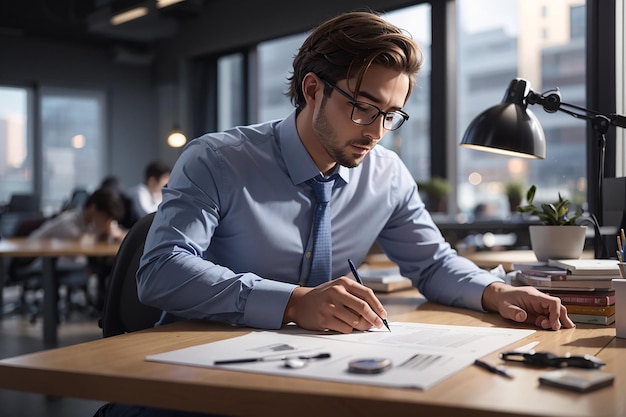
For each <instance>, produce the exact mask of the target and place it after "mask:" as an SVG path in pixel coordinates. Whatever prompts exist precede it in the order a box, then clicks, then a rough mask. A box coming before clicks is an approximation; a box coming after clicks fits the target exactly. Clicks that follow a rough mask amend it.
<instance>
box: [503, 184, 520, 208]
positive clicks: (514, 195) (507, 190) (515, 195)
mask: <svg viewBox="0 0 626 417" xmlns="http://www.w3.org/2000/svg"><path fill="white" fill-rule="evenodd" d="M504 194H505V195H506V198H507V199H508V201H509V210H510V212H511V213H514V212H515V211H516V210H517V207H519V205H520V204H522V199H523V198H524V185H523V184H522V183H520V182H517V181H511V182H507V183H506V184H505V185H504Z"/></svg>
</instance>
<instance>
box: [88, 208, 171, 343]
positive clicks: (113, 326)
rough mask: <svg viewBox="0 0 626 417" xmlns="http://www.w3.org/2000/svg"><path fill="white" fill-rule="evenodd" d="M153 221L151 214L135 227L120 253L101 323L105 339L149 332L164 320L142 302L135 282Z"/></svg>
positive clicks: (127, 236) (156, 311)
mask: <svg viewBox="0 0 626 417" xmlns="http://www.w3.org/2000/svg"><path fill="white" fill-rule="evenodd" d="M153 218H154V213H150V214H147V215H146V216H144V217H143V218H142V219H140V220H139V221H138V222H137V223H135V225H134V226H133V227H131V229H130V230H129V231H128V233H127V234H126V237H125V238H124V240H123V241H122V244H121V245H120V248H119V250H118V252H117V257H116V259H115V264H114V265H113V272H112V273H111V278H110V282H109V285H108V289H107V294H106V297H105V300H104V310H103V312H102V318H101V319H100V322H99V325H100V327H101V328H102V336H103V337H110V336H115V335H118V334H123V333H129V332H134V331H137V330H142V329H147V328H150V327H152V326H154V324H155V323H156V322H157V321H158V320H159V317H161V310H159V309H157V308H154V307H150V306H147V305H145V304H142V303H141V302H140V301H139V298H138V296H137V283H136V278H135V275H136V273H137V269H138V268H139V260H140V259H141V255H142V253H143V247H144V243H145V241H146V236H147V235H148V230H149V229H150V225H151V224H152V220H153Z"/></svg>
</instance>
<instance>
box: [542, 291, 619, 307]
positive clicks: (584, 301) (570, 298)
mask: <svg viewBox="0 0 626 417" xmlns="http://www.w3.org/2000/svg"><path fill="white" fill-rule="evenodd" d="M552 295H554V296H556V297H559V298H560V299H561V302H562V303H563V304H576V305H580V306H610V305H612V304H615V296H608V295H603V296H600V295H598V296H584V295H565V294H552Z"/></svg>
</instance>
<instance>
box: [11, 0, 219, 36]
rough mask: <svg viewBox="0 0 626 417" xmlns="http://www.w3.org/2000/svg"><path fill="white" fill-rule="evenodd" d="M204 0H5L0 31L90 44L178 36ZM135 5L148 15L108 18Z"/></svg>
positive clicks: (200, 9)
mask: <svg viewBox="0 0 626 417" xmlns="http://www.w3.org/2000/svg"><path fill="white" fill-rule="evenodd" d="M206 1H208V0H206ZM206 1H205V0H185V1H182V2H180V3H177V4H174V5H171V6H168V7H165V8H162V9H159V8H157V7H156V2H155V0H12V1H2V2H0V35H9V36H18V37H28V38H43V39H46V40H51V41H60V42H69V43H79V44H91V45H115V44H120V43H128V44H151V43H153V42H156V41H158V40H162V39H166V38H168V37H171V36H174V35H175V34H176V33H177V31H178V29H179V27H180V25H182V24H184V23H185V21H186V20H188V19H193V18H195V17H197V16H198V15H199V14H200V13H201V12H202V9H203V7H204V6H205V3H206ZM137 5H142V6H147V7H148V8H149V14H148V15H147V16H144V17H141V18H139V19H136V20H133V21H130V22H127V23H124V24H121V25H117V26H114V25H112V24H111V23H110V18H111V16H112V15H113V14H115V13H116V12H118V11H121V10H124V9H127V8H130V7H132V6H137Z"/></svg>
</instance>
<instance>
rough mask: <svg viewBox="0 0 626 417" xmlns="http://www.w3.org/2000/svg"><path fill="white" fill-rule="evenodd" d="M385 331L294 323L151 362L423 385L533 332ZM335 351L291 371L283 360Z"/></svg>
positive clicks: (416, 327)
mask: <svg viewBox="0 0 626 417" xmlns="http://www.w3.org/2000/svg"><path fill="white" fill-rule="evenodd" d="M389 325H390V327H391V332H388V331H387V330H386V329H384V330H377V329H373V330H371V331H367V332H353V333H350V334H337V333H330V332H310V331H306V330H302V329H300V328H298V327H296V326H287V328H283V329H281V330H278V331H253V332H250V333H249V334H247V335H244V336H240V337H235V338H232V339H227V340H222V341H218V342H213V343H207V344H204V345H198V346H192V347H188V348H184V349H179V350H174V351H171V352H165V353H161V354H157V355H151V356H148V357H147V358H146V360H148V361H156V362H166V363H174V364H180V365H190V366H201V367H208V368H222V369H230V370H236V371H243V372H254V373H264V374H272V375H282V376H291V377H300V378H312V379H321V380H328V381H339V382H350V383H357V384H368V385H380V386H388V387H400V388H414V389H421V390H425V389H428V388H430V387H432V386H433V385H435V384H436V383H438V382H440V381H442V380H444V379H446V378H448V377H450V376H451V375H453V374H454V373H456V372H458V371H460V370H462V369H464V368H465V367H466V366H469V365H471V364H472V363H473V362H474V360H475V359H477V358H479V357H482V356H485V355H487V354H489V353H491V352H494V351H496V350H499V349H502V348H504V347H506V346H508V345H510V344H512V343H515V342H517V341H519V340H521V339H523V338H524V337H526V336H528V335H531V334H532V333H534V332H535V331H534V330H523V329H505V328H492V327H469V326H449V325H435V324H421V323H405V322H394V323H390V324H389ZM320 353H329V354H330V358H327V359H313V360H309V361H307V363H306V366H304V367H302V368H299V369H292V368H288V367H286V366H285V362H286V361H285V360H281V359H285V358H295V357H299V356H314V355H317V354H320ZM248 358H263V360H264V361H259V362H250V363H237V364H228V365H215V364H214V362H215V361H223V360H233V359H248ZM368 358H384V359H390V360H391V361H392V367H391V369H389V370H387V371H385V372H383V373H379V374H355V373H350V372H348V364H349V362H350V361H352V360H355V359H368Z"/></svg>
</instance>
